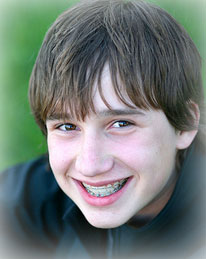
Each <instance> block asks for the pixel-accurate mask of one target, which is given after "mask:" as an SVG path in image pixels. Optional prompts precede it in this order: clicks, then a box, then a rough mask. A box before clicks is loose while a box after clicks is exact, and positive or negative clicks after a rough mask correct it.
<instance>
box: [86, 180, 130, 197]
mask: <svg viewBox="0 0 206 259" xmlns="http://www.w3.org/2000/svg"><path fill="white" fill-rule="evenodd" d="M126 181H127V179H122V180H121V181H118V182H115V183H113V184H108V185H103V186H92V185H89V184H86V183H83V182H82V184H83V186H84V187H85V189H86V190H87V192H88V193H90V194H91V195H92V196H96V197H105V196H109V195H111V194H113V193H115V192H117V191H119V190H120V189H121V188H122V187H123V186H124V184H125V183H126Z"/></svg>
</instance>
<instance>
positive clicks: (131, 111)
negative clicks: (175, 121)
mask: <svg viewBox="0 0 206 259" xmlns="http://www.w3.org/2000/svg"><path fill="white" fill-rule="evenodd" d="M95 114H96V116H97V117H110V116H121V115H141V116H145V112H144V111H142V110H137V109H114V110H107V109H106V110H102V111H98V112H96V113H95ZM62 119H67V120H72V116H71V115H70V114H69V113H66V114H64V113H53V114H51V115H49V116H48V117H47V119H46V120H47V121H48V120H49V121H50V120H51V121H52V120H62Z"/></svg>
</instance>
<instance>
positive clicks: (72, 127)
mask: <svg viewBox="0 0 206 259" xmlns="http://www.w3.org/2000/svg"><path fill="white" fill-rule="evenodd" d="M58 129H60V130H62V131H72V130H77V129H78V128H77V126H76V125H74V124H71V123H67V124H62V125H60V126H59V127H58Z"/></svg>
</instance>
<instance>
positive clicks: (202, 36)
mask: <svg viewBox="0 0 206 259" xmlns="http://www.w3.org/2000/svg"><path fill="white" fill-rule="evenodd" d="M148 1H150V2H153V3H156V4H157V5H159V6H161V7H163V8H164V9H166V10H167V11H168V12H169V13H170V14H172V15H173V16H174V17H175V18H176V19H177V20H178V21H179V22H180V23H181V24H182V25H183V26H184V27H185V28H186V30H187V31H188V32H189V34H190V36H191V37H192V38H193V40H194V42H195V43H196V45H197V47H198V49H199V51H200V54H201V56H202V57H203V59H204V60H205V58H206V48H205V46H206V29H205V22H206V18H205V15H206V11H205V10H206V1H205V0H181V1H180V0H148ZM75 2H77V0H43V1H42V0H28V1H26V0H24V1H23V0H0V17H1V18H0V19H1V20H0V170H3V169H5V168H6V167H10V166H12V165H14V164H16V163H19V162H23V161H26V160H28V159H31V158H34V157H37V156H38V155H40V154H42V153H45V152H46V150H47V148H46V140H45V139H44V137H43V136H42V134H41V132H40V130H39V129H38V127H37V126H36V124H35V122H34V120H33V118H32V116H31V114H30V110H29V103H28V100H27V89H28V82H29V77H30V73H31V70H32V67H33V64H34V62H35V58H36V56H37V53H38V50H39V48H40V45H41V42H42V40H43V38H44V35H45V33H46V31H47V30H48V28H49V26H50V25H51V24H52V22H53V21H54V20H55V18H56V17H57V16H58V15H59V14H60V13H61V12H62V11H64V10H65V9H67V8H68V7H69V6H71V5H72V4H74V3H75ZM203 69H204V70H205V66H204V68H203ZM203 74H204V82H205V73H203Z"/></svg>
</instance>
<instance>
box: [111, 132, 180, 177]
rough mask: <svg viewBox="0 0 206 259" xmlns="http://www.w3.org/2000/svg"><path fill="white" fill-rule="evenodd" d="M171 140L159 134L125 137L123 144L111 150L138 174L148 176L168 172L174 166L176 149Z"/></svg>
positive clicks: (159, 175)
mask: <svg viewBox="0 0 206 259" xmlns="http://www.w3.org/2000/svg"><path fill="white" fill-rule="evenodd" d="M173 143H174V142H173V140H172V139H171V138H168V136H167V137H165V138H164V136H162V135H161V136H160V134H158V133H157V134H150V135H149V136H147V135H146V134H145V135H142V136H138V138H131V139H129V138H128V139H127V141H126V143H124V145H121V146H119V147H118V148H117V147H116V148H115V149H114V145H113V150H114V152H115V153H116V156H117V157H118V158H119V159H120V160H121V161H123V162H124V163H125V164H126V165H127V166H128V167H130V168H131V169H132V170H133V171H135V172H136V173H138V174H145V177H146V175H148V176H151V174H152V175H153V177H155V175H158V177H161V176H162V174H161V172H164V171H165V173H166V174H168V173H170V171H171V170H172V169H173V166H174V163H175V162H174V158H175V154H176V149H175V146H174V144H173Z"/></svg>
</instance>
